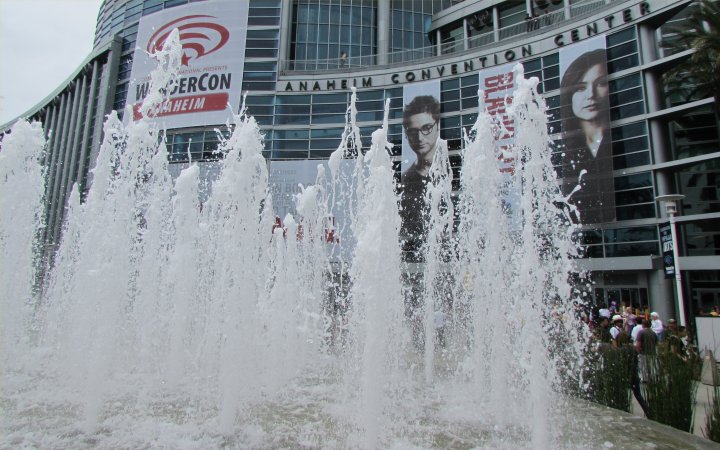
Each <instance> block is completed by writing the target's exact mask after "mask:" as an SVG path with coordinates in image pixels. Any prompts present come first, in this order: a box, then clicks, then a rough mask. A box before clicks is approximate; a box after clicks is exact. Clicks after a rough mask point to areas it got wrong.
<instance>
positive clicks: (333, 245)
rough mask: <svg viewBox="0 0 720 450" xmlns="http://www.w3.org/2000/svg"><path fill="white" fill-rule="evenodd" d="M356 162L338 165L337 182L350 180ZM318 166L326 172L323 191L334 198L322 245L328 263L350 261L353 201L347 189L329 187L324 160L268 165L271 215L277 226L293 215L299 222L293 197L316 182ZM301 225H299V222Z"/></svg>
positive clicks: (353, 245) (328, 172)
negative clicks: (287, 216)
mask: <svg viewBox="0 0 720 450" xmlns="http://www.w3.org/2000/svg"><path fill="white" fill-rule="evenodd" d="M355 163H356V161H355V160H349V159H347V160H343V161H342V162H341V164H340V168H339V170H340V172H341V173H340V175H339V178H341V179H342V180H349V179H351V178H352V176H353V171H354V168H355ZM318 166H323V167H324V169H325V182H326V184H325V186H323V187H324V188H325V191H326V192H328V195H330V193H333V192H334V194H335V197H334V200H335V201H334V202H333V204H332V211H330V214H329V215H328V217H327V220H326V224H325V242H326V243H327V244H328V246H327V251H328V256H329V258H330V260H331V261H350V260H351V257H352V252H353V250H354V249H355V238H354V236H353V235H352V232H351V229H350V208H351V202H352V201H353V198H354V197H353V195H352V189H351V188H350V186H349V185H347V186H346V185H344V184H343V183H342V182H341V183H340V184H341V185H340V186H335V190H334V191H333V186H332V185H331V183H332V180H331V172H330V167H329V166H328V161H327V160H307V159H306V160H292V161H270V167H269V171H270V177H269V178H270V179H269V183H270V192H271V194H272V199H273V200H272V202H273V211H274V213H275V217H276V221H279V223H277V225H278V226H282V221H283V220H284V219H285V216H286V215H287V214H292V215H293V217H294V218H295V220H297V221H300V220H301V219H300V217H299V216H298V213H297V210H296V203H295V197H296V195H297V194H299V193H300V189H301V188H300V185H302V186H303V187H308V186H310V185H314V184H315V183H316V181H317V175H318ZM301 223H302V222H301Z"/></svg>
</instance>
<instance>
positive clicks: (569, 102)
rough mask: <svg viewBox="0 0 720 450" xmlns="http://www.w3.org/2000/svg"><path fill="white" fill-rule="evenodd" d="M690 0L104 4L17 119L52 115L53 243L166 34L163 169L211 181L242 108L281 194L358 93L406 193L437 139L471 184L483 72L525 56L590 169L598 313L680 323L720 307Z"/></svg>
mask: <svg viewBox="0 0 720 450" xmlns="http://www.w3.org/2000/svg"><path fill="white" fill-rule="evenodd" d="M695 7H697V4H696V3H695V2H694V1H692V0H651V1H650V0H647V1H640V0H465V1H463V0H234V1H231V0H205V1H189V0H165V1H163V0H105V1H104V2H103V4H102V6H101V8H100V11H99V14H98V20H97V28H96V33H95V42H94V48H93V51H92V52H91V54H90V55H89V56H88V57H87V58H86V59H85V61H84V62H83V63H82V64H81V65H80V66H79V67H78V68H77V70H76V71H75V73H73V74H72V75H71V76H70V77H69V78H68V79H67V80H66V82H64V83H63V84H62V85H61V86H59V87H58V88H57V89H56V90H55V91H54V92H52V93H50V94H49V95H48V96H47V97H46V99H45V100H43V101H42V102H41V103H39V104H38V105H36V106H35V107H33V108H32V109H31V110H29V111H27V112H26V113H25V114H23V116H22V117H24V118H29V119H31V120H37V121H41V122H42V123H43V124H44V129H45V133H46V135H47V139H48V151H47V154H46V158H45V164H46V166H47V171H48V172H47V173H48V177H47V187H46V188H47V191H46V193H47V194H46V195H47V211H46V213H47V224H48V226H47V230H46V235H45V244H46V246H47V248H49V249H53V248H55V247H56V246H57V244H58V242H59V239H60V233H61V226H62V221H63V215H64V213H65V207H64V206H65V205H66V203H67V201H68V199H69V196H70V192H71V189H72V187H73V185H75V184H76V183H77V184H78V186H79V187H80V189H81V192H87V189H88V187H89V183H90V182H91V179H90V176H89V173H90V170H91V169H92V167H93V164H94V160H95V158H96V156H97V153H98V150H99V147H100V144H101V142H102V138H103V136H102V129H103V121H104V119H105V117H106V115H107V114H109V113H110V112H111V111H113V110H115V111H118V113H119V115H120V116H121V118H123V119H124V120H125V121H126V122H127V121H129V120H136V119H137V118H138V115H139V114H140V112H139V109H138V105H139V104H140V103H141V102H142V100H143V97H144V96H145V95H146V94H147V89H148V80H149V73H150V69H151V66H152V61H151V60H150V58H149V57H148V54H149V52H151V51H152V50H154V49H157V48H159V47H160V45H161V44H162V43H163V42H164V40H165V39H166V38H167V36H168V35H169V33H170V31H171V30H172V29H174V28H178V29H179V30H180V31H181V33H180V41H181V43H182V44H183V49H184V54H183V70H181V75H180V76H181V79H180V82H179V84H178V86H177V88H176V90H175V92H173V97H172V99H171V101H170V103H169V106H167V108H166V109H165V110H164V111H163V112H162V113H161V115H162V116H163V117H164V120H165V122H164V123H165V124H166V125H167V132H166V138H167V147H168V151H169V160H170V163H171V166H172V167H174V168H175V170H177V171H179V170H180V169H181V168H182V167H185V166H187V164H188V162H189V161H193V162H198V163H199V164H200V165H201V166H206V173H211V172H212V167H216V166H217V165H218V159H219V158H221V157H222V155H218V154H217V152H215V151H214V150H215V149H216V147H217V144H218V140H219V137H218V132H217V129H218V128H219V127H221V126H222V125H223V124H225V123H226V122H227V120H228V107H227V105H228V103H229V104H230V105H231V106H232V107H233V108H234V110H235V112H236V113H237V112H238V111H239V110H240V105H241V103H242V102H243V98H244V101H245V103H246V105H247V112H248V113H249V114H251V115H252V116H254V117H255V119H256V120H257V122H258V123H259V125H260V127H261V129H262V131H263V133H264V135H265V142H264V156H265V157H266V158H267V160H268V161H269V167H270V172H271V180H274V182H275V183H276V187H275V188H276V189H277V190H278V191H283V190H285V189H288V190H290V191H292V190H293V189H294V186H297V183H299V182H300V183H307V182H312V180H313V179H314V176H315V170H316V169H315V167H316V166H317V164H318V162H319V161H320V162H321V161H322V160H327V158H328V157H329V156H330V154H331V153H332V152H333V151H334V150H335V149H336V148H338V146H339V144H340V139H341V135H342V132H343V129H344V127H345V122H346V111H347V108H348V104H349V102H350V96H351V91H352V88H353V87H354V88H356V92H357V103H356V106H357V111H358V112H357V123H358V125H359V127H360V133H361V137H362V142H363V146H365V147H369V145H370V138H371V133H372V132H373V131H375V130H376V129H378V128H379V127H381V126H382V121H383V117H384V107H385V100H386V99H389V100H390V103H389V105H390V106H389V128H388V139H389V141H390V142H391V143H393V144H394V147H393V150H392V152H393V160H394V163H395V166H396V171H397V178H398V181H400V180H402V177H403V174H404V172H405V169H406V167H405V166H406V165H407V162H408V159H407V158H406V157H405V152H404V150H403V149H404V148H405V149H406V150H407V145H406V144H407V143H406V142H405V141H406V140H412V138H415V139H419V138H420V137H421V134H425V133H431V132H433V130H435V129H437V130H439V136H440V138H441V139H444V140H446V141H447V143H448V149H449V155H450V164H451V166H452V170H453V173H454V175H455V181H454V189H456V190H457V189H460V184H459V183H458V182H457V180H458V179H459V174H460V172H461V170H462V165H463V162H462V147H463V130H464V129H465V130H467V129H468V128H469V127H471V126H472V125H473V124H474V123H475V121H476V118H477V115H478V111H479V108H481V107H487V106H483V104H484V103H485V101H486V100H487V99H488V90H489V91H492V89H489V88H490V87H491V86H496V85H497V83H496V84H494V85H493V84H492V83H491V80H499V79H502V80H504V81H503V83H506V84H507V85H503V86H504V87H505V88H508V89H509V88H512V86H510V85H511V84H512V83H511V82H510V81H511V78H512V73H513V72H512V70H513V67H514V66H515V65H516V64H517V63H522V64H523V66H524V72H525V75H526V76H527V77H530V76H533V77H538V78H539V80H540V83H539V85H538V89H539V91H540V92H541V93H542V95H543V96H544V98H545V101H546V102H547V105H548V114H549V118H550V119H549V124H548V130H549V133H550V138H551V140H552V141H554V143H555V145H553V146H551V148H552V149H551V150H550V151H552V152H553V162H554V164H555V165H556V168H557V172H558V175H559V176H560V177H561V184H562V185H563V189H567V188H568V187H572V186H573V185H577V184H578V179H579V170H578V169H580V170H586V172H585V173H586V177H585V178H584V180H585V181H583V183H584V184H583V188H584V189H581V191H580V192H581V193H580V194H578V197H577V199H580V200H581V201H579V203H578V204H579V207H580V210H581V214H582V224H583V225H582V237H581V239H582V243H583V245H584V251H583V255H582V257H581V258H579V259H578V261H577V268H578V271H579V272H580V271H590V273H591V274H592V275H591V277H592V283H591V287H590V295H591V296H592V297H593V300H594V302H595V304H596V305H598V306H601V307H602V306H607V305H610V304H611V303H612V302H615V303H616V304H617V305H621V304H627V305H632V306H634V307H636V308H641V309H643V310H645V309H646V308H649V309H651V310H653V311H658V312H659V313H660V314H661V316H662V317H663V318H664V319H667V318H671V317H677V316H678V313H679V311H678V310H677V308H678V304H680V302H678V300H677V295H678V292H681V293H682V298H683V299H684V305H685V310H686V314H687V317H688V320H690V319H691V318H692V317H694V315H696V314H701V313H702V312H703V311H708V310H709V309H710V308H711V307H713V306H716V305H720V147H719V146H718V136H719V134H720V122H719V120H718V115H717V112H716V111H717V108H716V107H715V105H714V99H713V98H712V97H704V98H699V97H698V96H695V97H689V98H688V97H687V96H683V95H676V94H673V92H670V90H669V89H668V88H667V87H666V84H665V83H663V74H664V73H665V72H667V71H668V69H670V68H672V67H675V66H677V65H679V64H682V63H683V62H685V61H687V60H688V58H689V57H690V56H691V54H692V53H693V49H687V50H682V49H677V47H672V46H670V47H669V46H667V45H664V44H665V43H667V42H672V40H673V38H675V37H676V35H677V30H678V26H681V27H682V25H683V23H684V21H686V20H687V17H688V15H689V14H690V13H691V11H692V9H693V8H695ZM498 76H501V77H502V78H497V77H498ZM480 89H483V90H484V91H485V99H480V100H479V95H478V91H479V90H480ZM582 92H584V93H585V94H586V95H585V96H586V97H592V98H593V100H583V101H589V102H590V103H589V106H588V105H585V106H582V105H580V103H579V102H580V101H581V100H579V97H580V96H581V93H582ZM566 93H569V94H568V97H567V98H566V97H565V94H566ZM421 96H432V97H434V98H435V99H436V100H437V102H438V103H439V116H438V119H437V120H436V121H434V122H431V123H428V124H425V125H422V126H418V127H416V128H411V129H408V130H407V131H406V130H405V129H404V126H405V128H407V125H406V124H404V123H403V109H404V108H405V107H406V105H407V104H408V103H409V102H410V101H411V100H412V99H413V98H416V97H421ZM576 102H577V104H576ZM583 108H584V109H585V111H584V112H583V111H581V110H582V109H583ZM128 116H133V117H128ZM587 124H594V125H592V126H591V127H588V126H586V125H587ZM11 126H12V122H11V123H7V124H5V125H3V126H2V127H0V131H8V130H9V129H10V127H11ZM593 127H595V128H593ZM426 128H427V129H426ZM411 135H412V136H411ZM273 176H274V177H275V178H273ZM283 177H284V178H283ZM675 194H677V195H680V196H684V197H682V199H681V200H679V201H677V202H676V212H674V213H672V214H671V212H670V211H669V209H668V208H666V207H667V206H668V205H670V206H672V203H671V202H668V201H666V200H668V199H670V200H672V199H673V198H674V197H672V195H675ZM663 196H666V197H663ZM667 196H670V197H667ZM658 197H660V199H658ZM678 198H679V197H678ZM279 204H281V202H279ZM286 207H287V208H289V209H291V208H292V206H291V205H286ZM279 215H280V214H279ZM671 216H672V217H671ZM671 218H672V221H671V220H670V219H671ZM670 223H672V225H674V227H672V226H670ZM673 228H675V231H676V233H675V234H676V240H675V241H673V240H672V239H671V236H672V235H673V233H672V231H673V230H672V229H673ZM673 242H676V244H677V245H675V248H676V249H677V254H674V253H673ZM676 256H679V257H678V258H677V259H675V258H674V257H676ZM674 270H677V271H678V273H679V274H680V275H681V277H677V276H675V275H674V272H673V271H674ZM678 281H680V283H681V286H680V289H679V290H676V285H675V283H677V282H678Z"/></svg>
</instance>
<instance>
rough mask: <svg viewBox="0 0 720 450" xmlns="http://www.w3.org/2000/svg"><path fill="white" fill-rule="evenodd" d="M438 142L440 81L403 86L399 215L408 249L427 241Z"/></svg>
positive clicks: (415, 249)
mask: <svg viewBox="0 0 720 450" xmlns="http://www.w3.org/2000/svg"><path fill="white" fill-rule="evenodd" d="M439 144H440V80H432V81H425V82H422V83H413V84H408V85H406V86H404V87H403V135H402V161H401V163H400V181H401V191H400V195H401V201H400V217H401V219H402V229H401V234H402V236H403V240H404V242H405V244H404V250H405V251H409V252H417V250H419V249H420V247H421V245H422V243H423V241H424V233H425V226H426V222H427V220H428V217H427V214H426V210H427V207H426V206H425V187H426V186H427V183H428V182H429V181H430V168H431V166H432V162H433V158H434V157H435V153H436V151H437V148H438V145H439Z"/></svg>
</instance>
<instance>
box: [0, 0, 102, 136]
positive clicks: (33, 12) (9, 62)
mask: <svg viewBox="0 0 720 450" xmlns="http://www.w3.org/2000/svg"><path fill="white" fill-rule="evenodd" d="M101 3H102V0H0V125H1V124H4V123H7V122H9V121H10V120H12V119H14V118H15V117H17V116H19V115H20V114H23V113H25V112H26V111H27V110H29V109H30V108H32V107H33V106H35V105H36V104H37V103H38V102H40V101H41V100H43V99H44V98H45V97H47V96H48V95H49V94H50V93H51V92H53V91H54V90H55V89H56V88H57V87H59V86H60V84H61V83H62V82H63V81H65V80H66V79H67V78H68V77H69V76H70V75H72V74H73V73H74V71H75V69H77V67H78V66H79V65H80V63H81V62H83V60H84V59H85V58H86V57H87V56H88V55H89V54H90V52H91V50H92V44H93V38H94V36H95V22H96V20H97V14H98V11H99V10H100V4H101Z"/></svg>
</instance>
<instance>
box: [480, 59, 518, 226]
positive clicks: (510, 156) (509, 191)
mask: <svg viewBox="0 0 720 450" xmlns="http://www.w3.org/2000/svg"><path fill="white" fill-rule="evenodd" d="M515 65H516V63H510V64H503V65H501V66H495V67H491V68H489V69H485V70H481V71H480V73H479V74H478V76H479V80H478V81H479V82H478V86H479V89H480V90H481V91H482V92H483V98H482V99H480V101H481V102H482V103H483V104H484V106H485V111H486V112H487V113H488V114H489V115H490V116H491V117H492V118H493V119H494V121H495V123H496V124H497V125H498V133H497V135H496V136H495V146H496V154H497V163H498V170H499V171H500V173H502V174H503V186H502V192H500V198H501V200H502V202H503V209H504V210H505V212H506V213H507V215H508V217H509V218H510V223H512V224H518V225H519V224H521V223H522V222H521V220H522V218H521V217H520V216H519V215H518V214H519V212H520V209H519V208H515V207H514V205H516V204H517V202H518V201H519V195H520V190H519V189H520V187H519V186H515V184H514V183H513V174H514V173H515V163H516V161H515V156H514V152H513V151H512V147H513V144H514V143H515V121H514V120H513V119H512V117H510V116H509V115H508V111H507V107H508V106H510V103H511V102H512V96H513V94H514V93H515V89H516V88H517V82H516V80H515V74H514V73H513V68H514V67H515Z"/></svg>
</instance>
